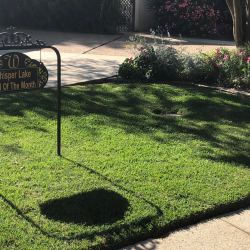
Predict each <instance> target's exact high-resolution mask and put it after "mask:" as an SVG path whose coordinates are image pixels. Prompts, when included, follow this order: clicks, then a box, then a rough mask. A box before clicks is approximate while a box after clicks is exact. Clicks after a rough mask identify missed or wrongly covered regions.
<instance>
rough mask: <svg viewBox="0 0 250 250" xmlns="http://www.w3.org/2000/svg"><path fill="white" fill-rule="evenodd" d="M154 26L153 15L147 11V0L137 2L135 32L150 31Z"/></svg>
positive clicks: (136, 0)
mask: <svg viewBox="0 0 250 250" xmlns="http://www.w3.org/2000/svg"><path fill="white" fill-rule="evenodd" d="M153 24H154V19H153V13H152V12H150V11H148V10H147V9H146V0H135V31H149V30H150V29H151V28H153Z"/></svg>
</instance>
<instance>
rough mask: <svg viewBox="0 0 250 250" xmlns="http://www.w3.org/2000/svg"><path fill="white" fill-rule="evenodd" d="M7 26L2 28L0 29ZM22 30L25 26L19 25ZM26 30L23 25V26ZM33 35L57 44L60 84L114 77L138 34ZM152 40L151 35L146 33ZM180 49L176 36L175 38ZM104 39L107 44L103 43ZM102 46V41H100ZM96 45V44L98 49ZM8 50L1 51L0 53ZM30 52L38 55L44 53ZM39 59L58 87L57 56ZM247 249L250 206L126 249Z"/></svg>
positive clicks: (200, 46) (195, 47)
mask: <svg viewBox="0 0 250 250" xmlns="http://www.w3.org/2000/svg"><path fill="white" fill-rule="evenodd" d="M2 31H4V30H1V32H2ZM20 31H21V30H20ZM22 31H24V30H22ZM24 32H25V33H27V34H30V35H31V36H32V38H33V40H35V39H40V40H43V41H44V42H46V43H47V44H48V45H53V46H55V47H56V48H57V49H58V50H59V51H60V52H61V57H62V85H64V86H65V85H72V84H76V83H80V82H81V83H82V82H88V81H90V80H97V79H102V78H107V77H110V76H113V75H115V74H116V73H117V71H118V67H119V64H121V63H122V61H123V60H124V58H125V57H130V56H133V53H132V52H131V51H130V50H126V49H125V47H126V45H127V42H126V41H127V40H128V37H129V36H131V35H134V34H135V33H125V34H124V36H122V35H121V34H118V35H96V34H79V33H68V32H63V33H62V32H49V31H33V30H26V31H24ZM143 36H145V37H146V38H147V39H148V41H149V43H152V42H153V41H152V39H150V38H149V34H148V33H144V34H143ZM173 41H174V42H176V45H175V46H176V48H179V46H180V45H179V44H178V38H173ZM103 44H104V45H103ZM182 44H183V45H184V46H185V47H186V51H187V52H190V53H195V52H197V51H199V50H202V51H203V52H206V51H211V50H212V49H215V48H217V47H218V46H223V47H226V48H229V49H234V48H235V46H234V43H232V42H226V41H217V40H215V41H214V40H206V39H203V40H201V39H192V38H188V39H182ZM100 45H103V46H100ZM94 48H95V49H94ZM3 53H4V52H3V51H1V54H3ZM27 54H28V55H29V56H30V57H31V58H32V59H36V60H40V52H38V51H33V52H27ZM41 56H42V58H41V61H42V62H43V63H44V64H45V66H46V67H47V68H48V70H49V75H50V77H49V82H48V84H47V87H54V86H56V56H55V54H54V52H49V50H42V53H41ZM144 249H145V250H176V249H186V250H189V249H190V250H199V249H202V250H204V249H205V250H210V249H211V250H216V249H218V250H237V249H241V250H248V249H250V208H248V209H245V210H239V211H236V212H234V213H230V214H226V215H223V216H221V217H217V218H213V219H211V220H207V221H204V222H201V223H199V224H196V225H192V226H189V227H187V228H181V229H179V230H176V231H174V232H171V233H169V234H168V235H165V236H163V237H162V238H159V239H149V240H147V241H144V242H140V243H138V244H135V245H133V246H128V247H125V248H122V250H144Z"/></svg>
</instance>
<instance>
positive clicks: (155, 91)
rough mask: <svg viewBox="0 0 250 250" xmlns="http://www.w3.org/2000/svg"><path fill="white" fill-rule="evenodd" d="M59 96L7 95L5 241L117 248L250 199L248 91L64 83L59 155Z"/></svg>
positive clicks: (1, 126) (24, 245)
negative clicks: (243, 94) (238, 93)
mask: <svg viewBox="0 0 250 250" xmlns="http://www.w3.org/2000/svg"><path fill="white" fill-rule="evenodd" d="M56 96H57V92H56V90H55V89H43V90H39V91H34V92H28V93H15V94H8V95H7V94H5V95H1V96H0V115H1V119H0V139H1V143H0V156H1V157H0V166H1V168H0V225H1V227H0V236H1V237H0V249H118V248H119V247H121V246H125V245H127V244H131V243H134V242H136V241H139V240H142V239H146V238H147V237H153V236H159V235H161V234H163V233H166V232H168V231H169V230H171V229H174V228H177V227H180V226H184V225H187V224H191V223H194V222H197V221H199V220H202V219H205V218H208V217H211V216H213V215H219V214H221V213H224V212H228V211H233V210H234V209H237V208H241V207H244V206H246V205H249V203H250V199H249V194H250V182H249V177H250V169H249V166H250V157H249V151H250V132H249V131H250V130H249V129H250V125H249V124H250V116H249V113H250V101H249V99H248V98H245V97H241V96H234V95H229V94H225V93H222V92H219V91H212V90H208V89H201V88H192V87H177V86H169V85H163V84H103V85H88V86H74V87H65V88H63V93H62V157H58V156H57V155H56V121H57V120H56V116H57V112H56V111H57V109H56V108H57V105H56ZM177 115H178V116H177Z"/></svg>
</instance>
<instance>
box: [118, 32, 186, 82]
mask: <svg viewBox="0 0 250 250" xmlns="http://www.w3.org/2000/svg"><path fill="white" fill-rule="evenodd" d="M152 32H153V36H154V31H152ZM154 41H155V42H154V46H152V45H149V44H147V43H146V40H145V39H144V38H142V37H141V36H140V35H135V37H130V45H129V46H127V48H132V49H134V50H135V58H130V59H128V58H127V59H125V61H124V63H123V64H122V65H121V66H120V68H119V71H118V75H119V76H121V77H123V78H136V79H140V80H145V79H148V80H152V79H155V80H166V79H167V80H174V79H177V78H178V75H179V74H180V72H181V70H182V61H181V56H180V54H179V53H178V52H177V50H176V49H175V48H174V47H173V46H172V44H171V41H170V44H169V45H168V46H166V45H165V44H164V43H161V44H159V43H157V39H155V37H154Z"/></svg>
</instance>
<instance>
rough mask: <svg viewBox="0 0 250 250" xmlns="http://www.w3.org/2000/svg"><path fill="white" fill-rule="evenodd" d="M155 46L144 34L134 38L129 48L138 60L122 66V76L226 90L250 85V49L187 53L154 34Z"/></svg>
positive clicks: (129, 60)
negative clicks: (183, 82) (188, 82)
mask: <svg viewBox="0 0 250 250" xmlns="http://www.w3.org/2000/svg"><path fill="white" fill-rule="evenodd" d="M152 35H153V38H154V41H155V42H154V45H153V46H152V45H149V44H147V42H146V40H145V38H142V37H141V36H140V35H136V37H130V45H129V46H128V47H129V48H132V49H134V50H135V57H134V58H132V57H131V58H130V59H128V58H127V59H126V60H125V61H124V63H122V64H121V65H120V68H119V71H118V75H119V77H123V78H127V79H134V80H138V79H139V80H144V81H145V80H165V81H169V80H188V81H193V82H202V83H207V84H214V85H219V86H224V87H234V88H241V89H247V88H249V86H250V48H245V49H237V50H235V51H230V50H228V49H225V48H217V49H216V50H214V51H211V52H209V53H202V52H200V53H199V54H184V53H183V50H180V51H177V50H176V49H175V48H174V47H173V44H172V41H171V38H170V37H168V41H169V44H165V43H164V40H163V38H162V42H161V43H160V44H159V43H157V40H156V38H155V32H154V31H153V32H152Z"/></svg>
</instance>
